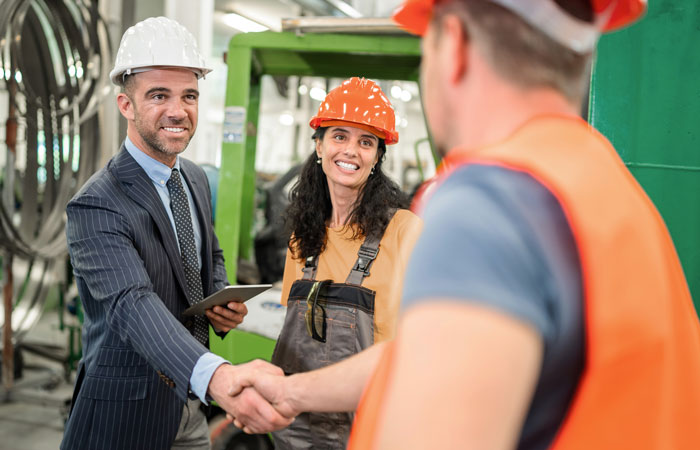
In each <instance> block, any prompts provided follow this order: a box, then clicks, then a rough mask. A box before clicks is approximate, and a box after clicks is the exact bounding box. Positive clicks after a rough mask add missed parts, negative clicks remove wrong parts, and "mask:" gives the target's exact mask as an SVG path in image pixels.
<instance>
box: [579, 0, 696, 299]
mask: <svg viewBox="0 0 700 450" xmlns="http://www.w3.org/2000/svg"><path fill="white" fill-rule="evenodd" d="M699 45H700V3H698V2H697V0H655V1H653V2H649V12H648V13H647V17H646V18H645V19H644V20H642V22H640V23H639V24H637V25H635V26H633V27H631V28H629V29H627V30H623V31H621V32H619V33H615V34H611V35H608V36H605V37H603V39H601V41H600V44H599V45H598V55H597V60H596V64H595V69H594V72H593V78H592V85H591V97H590V121H591V123H592V124H593V125H594V126H595V127H596V128H597V129H598V130H600V131H601V132H602V133H603V134H604V135H605V136H606V137H607V138H608V139H610V141H611V142H612V143H613V145H614V146H615V148H616V149H617V151H618V152H619V153H620V155H621V156H622V159H623V160H624V161H625V163H626V164H627V166H628V167H629V169H630V170H631V172H632V174H633V175H634V176H635V177H636V178H637V180H639V182H640V184H641V185H642V187H643V188H644V189H645V190H646V192H647V194H648V195H649V196H650V197H651V199H652V201H653V202H654V204H655V205H656V207H657V208H658V209H659V211H660V212H661V215H662V216H663V218H664V220H665V221H666V225H667V226H668V228H669V230H670V231H671V236H672V237H673V241H674V243H675V245H676V250H677V251H678V254H679V255H680V259H681V263H682V264H683V269H684V271H685V276H686V278H687V280H688V284H689V285H690V291H691V294H693V299H694V301H695V309H696V310H700V53H699V50H698V46H699ZM591 182H592V183H594V182H595V174H591Z"/></svg>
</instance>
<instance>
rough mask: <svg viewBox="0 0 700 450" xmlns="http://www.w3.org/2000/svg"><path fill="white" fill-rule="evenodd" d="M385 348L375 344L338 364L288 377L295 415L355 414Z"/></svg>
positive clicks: (289, 392) (288, 390) (288, 392)
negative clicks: (313, 413)
mask: <svg viewBox="0 0 700 450" xmlns="http://www.w3.org/2000/svg"><path fill="white" fill-rule="evenodd" d="M384 348H385V343H384V342H383V343H381V344H376V345H373V346H372V347H370V348H368V349H366V350H364V351H362V352H361V353H358V354H357V355H354V356H352V357H351V358H348V359H346V360H344V361H341V362H339V363H337V364H333V365H331V366H328V367H324V368H322V369H318V370H314V371H312V372H305V373H299V374H296V375H291V376H289V377H287V379H286V383H287V386H288V388H287V395H288V396H289V401H290V403H291V404H292V405H294V408H295V409H296V410H298V411H313V412H345V411H355V409H357V404H358V403H359V401H360V397H361V396H362V392H363V391H364V388H365V385H366V384H367V381H368V380H369V377H370V376H371V375H372V373H373V372H374V368H375V367H376V366H377V363H378V362H379V359H380V358H381V356H382V354H383V351H384Z"/></svg>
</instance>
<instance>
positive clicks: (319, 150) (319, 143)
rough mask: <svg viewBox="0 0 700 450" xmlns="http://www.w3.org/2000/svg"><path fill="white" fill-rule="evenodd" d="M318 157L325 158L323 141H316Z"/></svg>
mask: <svg viewBox="0 0 700 450" xmlns="http://www.w3.org/2000/svg"><path fill="white" fill-rule="evenodd" d="M316 157H317V158H323V152H322V151H321V139H316Z"/></svg>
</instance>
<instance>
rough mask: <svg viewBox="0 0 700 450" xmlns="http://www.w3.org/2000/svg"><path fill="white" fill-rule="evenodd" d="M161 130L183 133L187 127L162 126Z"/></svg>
mask: <svg viewBox="0 0 700 450" xmlns="http://www.w3.org/2000/svg"><path fill="white" fill-rule="evenodd" d="M163 130H165V131H167V132H169V133H184V132H185V131H187V128H182V127H163Z"/></svg>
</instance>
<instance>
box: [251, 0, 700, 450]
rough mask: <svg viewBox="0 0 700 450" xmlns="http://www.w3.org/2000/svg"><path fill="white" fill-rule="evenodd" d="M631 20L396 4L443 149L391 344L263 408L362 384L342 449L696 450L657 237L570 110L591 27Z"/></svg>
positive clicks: (609, 7) (692, 357)
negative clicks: (418, 43)
mask: <svg viewBox="0 0 700 450" xmlns="http://www.w3.org/2000/svg"><path fill="white" fill-rule="evenodd" d="M645 9H646V2H645V1H642V0H590V1H589V0H577V1H574V0H556V1H555V0H445V1H439V0H438V1H435V0H409V1H407V2H406V3H405V4H404V5H403V6H402V8H400V9H399V10H398V11H397V13H396V14H395V20H396V21H397V22H398V23H399V24H401V25H402V26H403V27H405V28H406V29H408V30H410V31H412V32H414V33H417V34H420V35H422V36H423V59H422V63H421V64H422V65H421V82H422V88H423V90H422V92H423V94H424V102H425V109H426V115H427V118H428V122H429V124H430V128H431V131H432V134H433V138H434V140H435V143H436V145H437V146H438V148H439V149H440V151H441V152H442V154H443V155H444V156H445V158H444V160H443V163H442V166H441V170H440V173H439V174H438V178H437V181H436V182H435V183H434V185H433V187H432V188H431V189H429V190H427V191H426V193H425V194H424V196H423V198H422V199H421V203H422V204H423V206H422V207H421V209H422V211H423V212H422V214H423V218H424V231H423V234H422V235H421V237H420V238H419V240H418V242H417V244H416V247H415V249H414V252H413V254H412V256H411V261H410V262H409V265H408V269H407V270H408V271H407V274H406V276H405V284H404V290H403V292H404V294H403V305H402V306H403V308H404V309H403V317H402V319H401V322H400V325H399V331H398V335H397V338H396V340H395V341H394V342H393V343H389V344H385V345H383V346H381V347H379V346H374V347H372V348H370V349H368V350H366V351H365V352H362V353H360V354H358V355H356V356H354V357H353V358H351V359H349V360H346V361H344V362H342V363H340V364H337V365H335V366H330V367H326V368H324V369H323V370H321V371H317V372H315V373H314V372H312V373H309V374H301V375H295V376H293V377H287V378H286V379H283V381H279V380H277V379H275V378H274V377H262V378H261V379H260V380H257V381H256V382H254V383H253V384H254V386H255V388H256V389H258V391H259V392H260V393H262V394H263V396H264V397H266V398H267V399H268V400H270V401H271V402H272V403H273V405H274V406H275V407H276V408H277V409H278V411H280V412H281V413H282V414H283V415H287V416H288V415H293V414H294V413H296V412H297V411H302V410H337V409H340V408H353V407H354V406H355V403H356V402H357V397H358V396H359V394H358V391H360V390H362V387H358V386H363V387H364V380H365V378H367V377H369V378H370V380H369V383H368V384H367V385H366V387H364V394H363V395H362V400H361V402H360V404H359V408H358V409H357V415H356V418H355V423H354V425H353V431H352V435H351V438H350V443H349V448H350V449H353V450H359V449H361V450H368V449H402V450H405V449H427V448H439V449H472V448H475V449H482V448H489V449H491V448H494V449H496V448H497V449H502V448H521V449H543V448H561V449H579V448H580V449H635V450H638V449H698V448H700V426H698V423H700V327H699V324H698V320H697V315H696V312H695V310H694V308H693V304H692V301H691V298H690V293H689V291H688V287H687V283H686V281H685V278H684V275H683V271H682V269H681V266H680V263H679V260H678V257H677V255H676V252H675V249H674V247H673V243H672V242H671V239H670V236H669V234H668V231H667V229H666V227H665V225H664V223H663V220H662V218H661V217H660V215H659V213H658V212H657V210H656V209H655V208H654V206H653V204H652V203H651V201H650V200H649V198H648V197H647V196H646V195H645V193H644V191H643V190H642V188H641V187H640V186H639V184H637V182H636V181H635V180H634V178H633V177H632V175H631V174H630V173H629V172H628V171H627V169H626V168H625V165H624V163H623V162H622V161H621V160H620V158H619V157H618V155H617V153H616V151H615V149H614V148H613V147H612V146H611V144H610V143H609V142H608V141H607V140H606V139H605V138H604V137H603V136H602V135H600V134H599V133H597V132H596V131H595V130H594V129H593V128H592V127H590V126H589V125H588V124H587V123H586V122H585V121H584V120H582V119H580V118H579V117H578V112H579V110H580V106H581V102H582V98H583V96H584V92H585V88H586V85H587V83H586V81H587V74H588V68H589V67H590V60H591V54H592V52H593V50H594V47H595V43H596V41H597V38H598V36H599V34H600V33H601V32H605V31H610V30H614V29H617V28H619V27H622V26H624V25H627V24H629V23H631V22H633V21H635V20H637V19H638V18H639V17H640V16H641V15H642V14H643V13H644V11H645ZM377 361H378V363H377ZM375 364H376V366H375ZM370 373H371V375H368V374H370ZM334 408H335V409H334Z"/></svg>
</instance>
